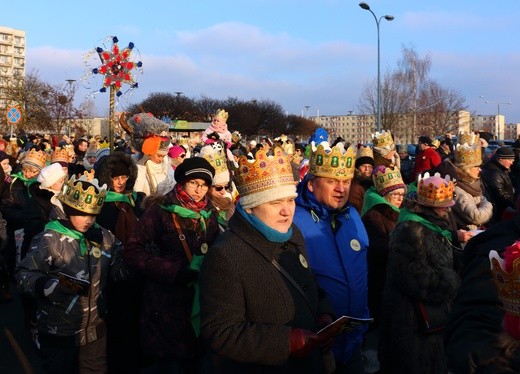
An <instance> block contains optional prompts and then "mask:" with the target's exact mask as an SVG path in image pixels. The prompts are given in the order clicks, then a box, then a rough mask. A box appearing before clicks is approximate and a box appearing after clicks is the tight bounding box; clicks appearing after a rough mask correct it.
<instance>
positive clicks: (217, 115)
mask: <svg viewBox="0 0 520 374" xmlns="http://www.w3.org/2000/svg"><path fill="white" fill-rule="evenodd" d="M228 117H229V113H228V112H226V111H225V110H224V109H217V111H216V112H215V115H214V116H213V118H219V119H221V120H222V121H224V122H226V121H227V119H228Z"/></svg>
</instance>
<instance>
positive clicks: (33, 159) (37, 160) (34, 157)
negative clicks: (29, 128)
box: [22, 148, 47, 170]
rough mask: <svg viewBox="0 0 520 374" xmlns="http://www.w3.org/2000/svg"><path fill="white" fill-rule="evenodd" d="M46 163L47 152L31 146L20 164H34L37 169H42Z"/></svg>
mask: <svg viewBox="0 0 520 374" xmlns="http://www.w3.org/2000/svg"><path fill="white" fill-rule="evenodd" d="M46 163H47V153H45V152H44V151H37V150H36V149H35V148H31V150H30V151H29V153H27V155H26V156H25V157H24V159H23V161H22V165H25V164H27V165H30V166H34V167H36V168H38V169H40V170H41V169H43V168H44V167H45V165H46Z"/></svg>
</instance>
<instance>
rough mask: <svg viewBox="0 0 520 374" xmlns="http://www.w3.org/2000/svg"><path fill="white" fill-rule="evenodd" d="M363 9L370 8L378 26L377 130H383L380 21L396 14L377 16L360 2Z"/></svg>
mask: <svg viewBox="0 0 520 374" xmlns="http://www.w3.org/2000/svg"><path fill="white" fill-rule="evenodd" d="M359 6H360V7H361V9H364V10H368V11H369V12H370V13H372V15H373V16H374V20H375V21H376V26H377V131H381V43H380V37H379V23H380V22H381V20H382V19H383V18H384V19H386V20H387V21H392V20H393V19H394V16H391V15H389V14H387V15H384V16H381V17H379V18H377V16H376V14H375V13H374V12H373V11H372V9H370V6H369V5H368V4H367V3H359Z"/></svg>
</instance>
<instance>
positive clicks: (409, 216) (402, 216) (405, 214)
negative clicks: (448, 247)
mask: <svg viewBox="0 0 520 374" xmlns="http://www.w3.org/2000/svg"><path fill="white" fill-rule="evenodd" d="M406 221H414V222H417V223H420V224H421V225H423V226H425V227H427V228H429V229H430V230H432V231H433V232H436V233H438V234H441V235H442V236H444V237H445V238H446V239H448V240H449V241H450V242H451V241H452V240H453V237H452V234H451V231H449V230H445V229H443V228H441V227H440V226H437V225H436V224H434V223H432V222H430V221H428V220H426V219H424V218H422V217H421V216H419V215H417V214H415V213H412V212H411V211H410V210H408V209H407V208H401V211H400V212H399V219H398V220H397V223H399V222H406Z"/></svg>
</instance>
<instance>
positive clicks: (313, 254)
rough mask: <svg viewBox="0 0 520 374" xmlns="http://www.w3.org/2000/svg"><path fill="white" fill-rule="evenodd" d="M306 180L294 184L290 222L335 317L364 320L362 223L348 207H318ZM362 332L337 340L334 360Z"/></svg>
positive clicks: (354, 345) (343, 356)
mask: <svg viewBox="0 0 520 374" xmlns="http://www.w3.org/2000/svg"><path fill="white" fill-rule="evenodd" d="M308 179H309V176H308V175H307V176H306V177H305V178H304V179H303V181H302V182H300V184H299V185H298V197H297V198H296V213H295V215H294V223H295V224H296V226H298V228H299V229H300V231H301V232H302V234H303V237H304V238H305V246H306V248H307V254H308V258H309V261H310V265H311V268H312V270H313V271H314V273H315V275H316V278H317V280H318V283H319V285H320V286H321V288H323V289H324V290H325V292H327V294H328V296H329V300H330V301H331V302H332V305H333V306H334V310H335V312H336V315H337V316H338V317H339V316H342V315H347V316H351V317H358V318H368V317H369V311H368V306H367V247H368V235H367V232H366V230H365V227H364V225H363V222H362V221H361V218H360V216H359V214H358V212H357V211H356V210H355V209H354V208H351V206H350V205H346V206H345V207H343V208H342V209H341V210H333V209H331V208H328V207H325V206H323V205H321V204H320V203H319V202H318V201H317V200H316V198H315V197H314V194H313V193H312V192H310V191H309V190H308V189H307V181H308ZM333 225H334V226H335V229H333ZM365 332H366V327H360V328H356V329H355V330H353V331H352V332H349V333H348V334H344V335H342V336H340V337H338V338H337V339H336V342H335V344H334V347H333V352H334V356H335V357H336V359H337V360H341V361H343V362H348V361H349V359H350V357H351V355H352V352H353V351H354V350H357V349H359V347H360V346H361V343H362V340H363V337H364V334H365Z"/></svg>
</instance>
